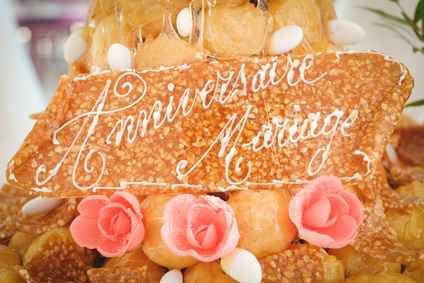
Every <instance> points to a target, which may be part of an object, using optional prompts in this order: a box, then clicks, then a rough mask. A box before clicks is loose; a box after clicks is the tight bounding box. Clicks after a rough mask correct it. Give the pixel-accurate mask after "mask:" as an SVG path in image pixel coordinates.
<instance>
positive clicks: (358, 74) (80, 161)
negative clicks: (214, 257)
mask: <svg viewBox="0 0 424 283" xmlns="http://www.w3.org/2000/svg"><path fill="white" fill-rule="evenodd" d="M412 86H413V79H412V78H411V76H410V75H409V73H408V71H407V69H406V67H405V66H403V65H402V64H400V63H398V62H395V61H394V60H392V59H390V58H387V57H385V56H384V55H382V54H378V53H373V52H357V53H355V52H349V53H340V54H337V53H336V54H320V55H315V56H311V55H309V56H300V57H283V56H282V57H278V58H260V59H246V60H239V61H223V62H219V63H215V62H212V63H206V62H203V63H198V64H194V65H192V66H183V67H178V68H166V69H161V70H156V71H143V72H142V71H137V70H135V71H128V72H125V71H122V72H106V73H101V74H93V75H89V76H87V77H72V76H64V77H62V79H61V81H60V85H59V87H58V90H57V92H56V93H55V96H54V98H53V99H52V101H51V103H50V104H49V106H48V108H47V109H46V111H45V112H44V114H43V115H42V116H41V117H40V119H39V120H38V121H37V123H36V125H35V127H34V129H33V130H32V132H31V133H30V134H29V136H28V137H27V139H26V140H25V142H24V143H23V145H22V147H21V149H20V150H19V152H18V153H17V154H16V155H15V156H14V157H13V159H12V160H11V162H10V163H9V166H8V172H7V176H8V180H9V182H11V183H12V184H14V185H17V186H19V187H21V188H23V189H26V190H34V191H37V192H38V193H39V194H41V195H47V196H50V197H57V196H60V197H70V196H84V195H89V194H93V192H96V193H102V194H111V193H112V192H113V191H114V190H122V189H125V190H127V191H130V192H133V193H135V194H137V195H142V194H151V193H163V192H178V191H183V192H191V193H196V192H212V191H220V190H233V189H244V188H253V189H258V188H264V189H272V188H274V187H276V186H283V187H299V188H300V186H303V185H304V184H305V183H307V182H309V181H311V180H313V179H315V178H317V177H319V176H325V175H336V176H338V177H340V178H341V179H342V180H343V181H344V182H345V183H357V182H361V179H362V180H365V179H366V180H373V172H374V171H375V170H376V168H378V166H379V163H380V161H381V156H382V154H383V152H384V149H385V146H386V144H387V142H388V139H389V137H390V135H391V133H392V131H393V127H394V123H395V122H396V121H397V119H398V118H399V115H400V113H401V111H402V108H403V104H404V102H405V101H406V100H407V98H408V97H409V95H410V92H411V89H412Z"/></svg>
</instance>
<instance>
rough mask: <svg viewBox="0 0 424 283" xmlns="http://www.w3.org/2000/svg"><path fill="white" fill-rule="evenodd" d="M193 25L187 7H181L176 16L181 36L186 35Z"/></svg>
mask: <svg viewBox="0 0 424 283" xmlns="http://www.w3.org/2000/svg"><path fill="white" fill-rule="evenodd" d="M192 27H193V23H192V21H191V14H190V9H189V8H184V9H182V10H181V11H180V12H179V13H178V16H177V30H178V33H179V34H180V35H181V36H182V37H187V36H189V34H190V31H191V29H192Z"/></svg>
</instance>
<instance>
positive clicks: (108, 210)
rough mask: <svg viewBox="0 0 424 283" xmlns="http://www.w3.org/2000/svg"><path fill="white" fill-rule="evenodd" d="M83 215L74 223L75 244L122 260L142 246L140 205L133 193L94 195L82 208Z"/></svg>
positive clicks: (85, 201)
mask: <svg viewBox="0 0 424 283" xmlns="http://www.w3.org/2000/svg"><path fill="white" fill-rule="evenodd" d="M78 211H79V213H81V215H80V216H78V217H77V218H75V220H74V221H73V222H72V224H71V233H72V237H73V238H74V240H75V242H76V243H77V244H78V245H80V246H82V247H87V248H89V249H94V248H97V250H98V251H99V252H100V253H101V254H102V255H103V256H105V257H118V256H121V255H123V254H124V253H125V252H126V251H129V250H131V249H133V248H135V247H136V246H138V245H139V244H140V243H141V241H143V238H144V225H143V222H142V218H143V215H142V214H141V212H140V203H139V201H138V199H137V198H136V197H135V196H134V195H133V194H131V193H127V192H116V193H115V194H114V195H113V196H112V197H111V198H110V199H109V198H107V197H105V196H101V195H94V196H88V197H86V198H84V199H83V200H82V201H81V203H80V204H79V206H78Z"/></svg>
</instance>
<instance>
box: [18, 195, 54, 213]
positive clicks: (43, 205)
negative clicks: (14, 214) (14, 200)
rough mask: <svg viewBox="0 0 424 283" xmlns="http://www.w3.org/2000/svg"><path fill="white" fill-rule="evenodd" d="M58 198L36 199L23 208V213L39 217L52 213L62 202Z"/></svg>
mask: <svg viewBox="0 0 424 283" xmlns="http://www.w3.org/2000/svg"><path fill="white" fill-rule="evenodd" d="M61 201H62V200H61V199H58V198H42V197H36V198H33V199H32V200H30V201H28V202H27V203H25V204H24V205H23V206H22V213H23V214H25V215H39V214H44V213H48V212H50V211H52V210H53V209H55V208H56V207H57V206H58V205H59V204H60V202H61Z"/></svg>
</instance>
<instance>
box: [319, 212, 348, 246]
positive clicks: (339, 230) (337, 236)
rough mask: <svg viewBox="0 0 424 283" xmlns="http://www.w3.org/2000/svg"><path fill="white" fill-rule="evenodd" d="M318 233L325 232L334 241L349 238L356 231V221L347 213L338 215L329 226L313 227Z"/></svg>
mask: <svg viewBox="0 0 424 283" xmlns="http://www.w3.org/2000/svg"><path fill="white" fill-rule="evenodd" d="M314 230H315V231H316V232H318V233H320V234H326V235H328V236H329V237H331V238H332V239H333V240H334V241H335V242H337V241H343V240H346V239H350V238H351V237H352V235H353V234H355V231H356V222H355V219H353V218H352V217H351V216H349V215H340V216H339V217H338V219H337V221H336V222H335V223H334V224H333V225H332V226H331V227H330V228H329V227H326V228H317V229H314Z"/></svg>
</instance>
